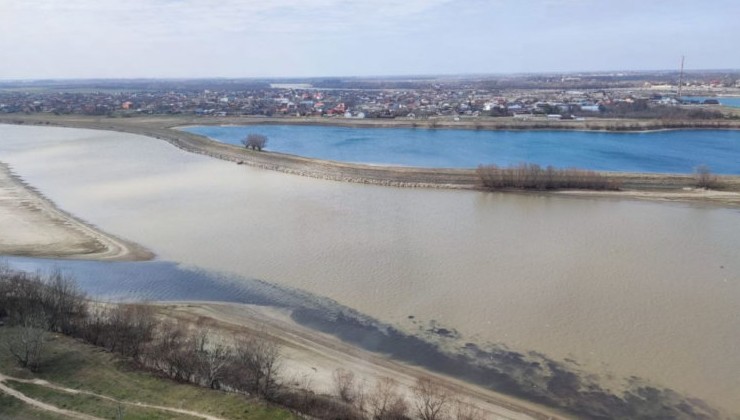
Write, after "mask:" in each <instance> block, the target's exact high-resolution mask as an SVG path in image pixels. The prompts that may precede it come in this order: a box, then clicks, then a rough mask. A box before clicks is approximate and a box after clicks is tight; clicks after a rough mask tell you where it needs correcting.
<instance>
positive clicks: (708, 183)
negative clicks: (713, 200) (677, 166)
mask: <svg viewBox="0 0 740 420" xmlns="http://www.w3.org/2000/svg"><path fill="white" fill-rule="evenodd" d="M694 181H695V182H696V186H697V187H699V188H706V189H710V188H716V187H717V184H718V181H719V179H718V178H717V176H716V175H714V174H712V170H711V169H709V166H707V165H699V166H697V167H696V169H694Z"/></svg>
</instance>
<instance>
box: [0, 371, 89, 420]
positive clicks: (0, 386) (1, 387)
mask: <svg viewBox="0 0 740 420" xmlns="http://www.w3.org/2000/svg"><path fill="white" fill-rule="evenodd" d="M8 379H11V380H14V381H19V380H18V379H15V378H11V377H8V376H4V375H2V374H0V392H4V393H6V394H8V395H10V396H11V397H15V398H17V399H19V400H21V401H23V402H24V403H26V404H28V405H31V406H33V407H36V408H38V409H41V410H44V411H49V412H51V413H55V414H61V415H64V416H67V417H72V418H75V419H81V420H102V419H100V417H95V416H90V415H87V414H83V413H78V412H76V411H69V410H65V409H63V408H59V407H57V406H54V405H51V404H46V403H44V402H41V401H38V400H34V399H33V398H29V397H28V396H26V395H25V394H23V393H22V392H20V391H16V390H15V389H13V388H10V387H9V386H7V385H5V383H4V382H5V381H6V380H8ZM19 382H22V381H19Z"/></svg>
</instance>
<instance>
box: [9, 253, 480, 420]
mask: <svg viewBox="0 0 740 420" xmlns="http://www.w3.org/2000/svg"><path fill="white" fill-rule="evenodd" d="M3 324H5V328H8V329H9V331H8V333H7V334H5V336H6V337H7V340H6V342H5V343H4V346H3V347H4V349H3V348H2V347H0V351H7V352H8V353H9V354H10V355H11V356H12V357H13V358H14V359H15V360H16V361H17V362H18V365H19V366H21V367H23V368H27V369H29V370H31V371H39V370H40V369H43V366H44V365H43V362H44V358H43V355H44V343H45V342H46V341H47V339H48V334H50V333H60V334H64V335H67V336H70V337H74V338H77V339H79V340H82V341H84V342H86V343H89V344H91V345H94V346H97V347H101V348H104V349H106V350H108V351H109V352H111V353H116V354H119V355H120V356H122V357H125V358H128V359H129V360H131V361H132V362H134V364H135V365H136V366H138V367H139V368H141V369H145V370H148V371H150V372H153V373H155V374H158V375H161V376H164V377H167V378H170V379H172V380H175V381H179V382H186V383H191V384H194V385H198V386H203V387H208V388H211V389H217V390H223V391H227V392H235V393H240V394H245V395H253V396H259V397H262V398H263V399H265V400H267V401H270V402H273V403H276V404H278V405H282V406H284V407H286V408H289V409H292V410H295V411H296V412H298V413H301V414H305V415H308V416H311V417H313V418H320V419H358V420H360V419H363V420H364V419H377V420H402V419H414V418H418V419H422V420H473V419H481V418H484V416H483V414H482V412H481V411H480V410H479V409H478V408H477V407H475V406H474V405H472V404H469V403H467V402H464V401H462V400H461V399H460V398H459V397H457V396H455V395H453V394H452V393H451V392H449V391H448V390H447V389H446V388H444V387H443V386H441V385H440V384H439V383H438V382H436V381H435V380H434V379H432V378H429V377H423V378H419V379H418V380H417V381H416V384H415V385H414V386H412V387H411V389H410V392H403V388H402V387H401V386H400V385H399V384H398V383H397V382H396V381H394V380H393V379H390V378H378V379H377V380H376V381H375V383H374V385H373V386H372V387H371V386H368V385H367V383H366V382H365V381H358V380H356V379H355V375H354V374H353V373H352V372H350V371H347V370H343V369H339V370H337V371H335V372H334V375H333V391H332V393H331V394H330V395H326V394H319V393H316V392H314V390H312V389H311V386H310V384H309V383H304V384H300V383H296V382H295V381H291V380H288V379H286V378H285V377H284V376H285V375H284V373H283V372H282V370H281V359H282V357H281V356H282V355H281V348H280V346H279V345H278V344H277V343H275V342H274V341H272V340H269V339H266V338H263V337H259V336H257V335H238V336H234V337H231V339H225V338H224V337H221V336H219V335H217V334H214V333H213V332H212V331H210V330H208V329H205V328H199V327H194V326H193V325H191V324H184V323H178V322H174V321H171V320H167V319H163V318H162V317H161V316H159V315H158V314H157V312H156V310H155V307H154V306H152V305H148V304H142V303H100V302H95V301H92V300H90V299H88V297H87V296H86V294H85V293H84V292H83V291H82V290H81V289H80V288H79V286H78V285H77V283H76V281H75V280H74V279H73V278H71V277H69V276H65V275H63V274H62V273H61V272H59V271H54V272H51V273H50V274H40V273H26V272H20V271H15V270H11V269H9V268H8V267H6V266H3V265H0V326H2V325H3ZM409 396H410V398H409Z"/></svg>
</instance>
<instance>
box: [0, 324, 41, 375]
mask: <svg viewBox="0 0 740 420" xmlns="http://www.w3.org/2000/svg"><path fill="white" fill-rule="evenodd" d="M39 324H42V321H41V320H39V319H33V318H27V319H25V320H24V323H23V324H22V325H20V326H18V327H16V328H15V330H14V331H13V333H11V334H9V335H8V339H7V342H6V348H7V349H8V351H9V352H10V354H11V355H12V356H13V358H15V359H16V361H17V362H18V364H19V365H20V366H21V367H24V368H28V369H30V370H31V371H32V372H36V371H38V369H39V366H40V365H41V353H42V351H43V348H44V341H45V338H46V331H45V330H44V329H43V328H40V327H39Z"/></svg>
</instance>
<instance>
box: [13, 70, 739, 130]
mask: <svg viewBox="0 0 740 420" xmlns="http://www.w3.org/2000/svg"><path fill="white" fill-rule="evenodd" d="M680 77H683V81H682V82H681V83H680V90H682V92H683V93H682V94H681V95H679V78H680ZM733 94H734V95H740V72H737V71H735V72H732V71H727V72H718V71H713V72H707V73H701V72H695V73H688V74H686V75H685V76H679V75H678V74H677V73H676V72H662V73H597V74H566V75H519V76H506V77H504V76H500V77H459V78H454V77H439V78H431V77H427V78H424V77H419V78H386V79H381V78H369V79H361V78H345V79H342V78H330V79H305V80H252V79H235V80H227V79H214V80H88V81H86V80H80V81H26V82H20V81H19V82H0V113H5V114H13V113H25V114H30V113H51V114H57V115H66V114H80V115H100V116H110V117H114V116H116V117H127V116H136V115H172V114H185V115H202V116H217V117H228V116H267V117H279V116H288V117H326V118H359V119H362V118H376V119H377V118H402V119H411V120H413V119H433V118H439V117H447V118H454V119H457V118H461V119H463V118H476V117H513V118H522V119H537V118H540V119H579V118H588V117H595V116H600V117H614V118H619V117H629V118H674V117H675V118H683V119H687V118H688V119H693V118H701V119H719V118H737V115H736V114H725V113H722V112H720V111H718V110H717V108H719V107H716V105H719V104H720V102H719V101H718V99H717V98H716V97H715V96H716V95H733ZM692 96H698V97H700V99H693V98H692ZM677 105H706V106H697V107H679V106H677ZM713 106H714V107H713Z"/></svg>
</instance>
